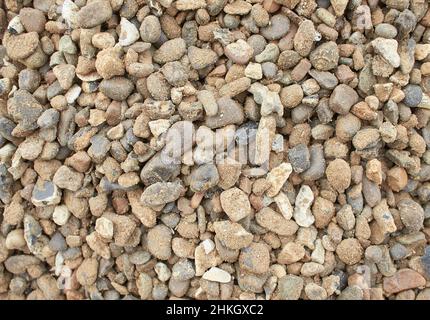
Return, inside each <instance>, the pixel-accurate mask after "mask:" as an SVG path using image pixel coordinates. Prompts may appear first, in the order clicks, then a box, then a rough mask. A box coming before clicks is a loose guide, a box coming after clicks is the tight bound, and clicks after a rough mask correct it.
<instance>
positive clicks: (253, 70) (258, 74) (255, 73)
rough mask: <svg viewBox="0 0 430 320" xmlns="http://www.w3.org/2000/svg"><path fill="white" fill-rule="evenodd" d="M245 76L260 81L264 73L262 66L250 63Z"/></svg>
mask: <svg viewBox="0 0 430 320" xmlns="http://www.w3.org/2000/svg"><path fill="white" fill-rule="evenodd" d="M245 76H246V77H248V78H251V79H254V80H260V79H262V78H263V71H262V69H261V64H259V63H254V62H250V63H249V64H248V65H247V66H246V68H245Z"/></svg>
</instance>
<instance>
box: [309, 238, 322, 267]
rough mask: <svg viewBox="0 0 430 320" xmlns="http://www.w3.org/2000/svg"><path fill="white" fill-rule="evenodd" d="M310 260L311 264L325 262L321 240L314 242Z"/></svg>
mask: <svg viewBox="0 0 430 320" xmlns="http://www.w3.org/2000/svg"><path fill="white" fill-rule="evenodd" d="M311 259H312V261H313V262H316V263H319V264H324V260H325V249H324V246H323V244H322V241H321V239H316V240H315V249H314V251H312V254H311Z"/></svg>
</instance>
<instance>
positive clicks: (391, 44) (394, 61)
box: [372, 38, 400, 68]
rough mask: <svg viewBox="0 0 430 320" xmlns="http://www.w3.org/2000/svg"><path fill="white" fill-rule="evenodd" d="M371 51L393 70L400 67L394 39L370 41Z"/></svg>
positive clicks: (396, 44)
mask: <svg viewBox="0 0 430 320" xmlns="http://www.w3.org/2000/svg"><path fill="white" fill-rule="evenodd" d="M372 46H373V49H374V50H375V52H376V53H378V54H379V55H381V56H382V57H383V58H384V59H385V60H386V61H387V62H388V63H389V64H391V65H392V66H393V67H394V68H398V67H399V66H400V55H399V54H398V53H397V47H398V43H397V40H394V39H384V38H376V39H375V40H373V41H372Z"/></svg>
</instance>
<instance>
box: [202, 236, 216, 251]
mask: <svg viewBox="0 0 430 320" xmlns="http://www.w3.org/2000/svg"><path fill="white" fill-rule="evenodd" d="M202 246H203V249H204V250H205V253H206V254H209V253H211V252H212V251H213V250H214V249H215V243H214V242H213V241H212V240H211V239H206V240H204V241H202Z"/></svg>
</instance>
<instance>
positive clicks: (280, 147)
mask: <svg viewBox="0 0 430 320" xmlns="http://www.w3.org/2000/svg"><path fill="white" fill-rule="evenodd" d="M272 151H275V152H276V153H279V152H282V151H284V137H283V136H282V134H279V133H277V134H276V135H275V139H273V142H272Z"/></svg>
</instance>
